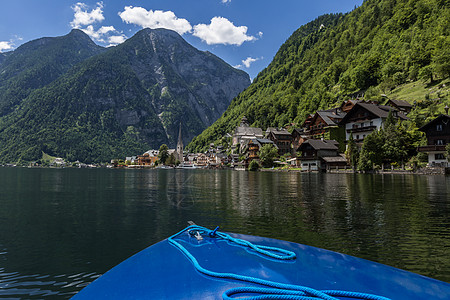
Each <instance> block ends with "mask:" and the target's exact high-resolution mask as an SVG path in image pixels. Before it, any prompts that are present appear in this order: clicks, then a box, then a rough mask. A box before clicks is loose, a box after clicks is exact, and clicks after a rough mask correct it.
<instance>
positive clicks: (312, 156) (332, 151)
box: [297, 139, 347, 171]
mask: <svg viewBox="0 0 450 300" xmlns="http://www.w3.org/2000/svg"><path fill="white" fill-rule="evenodd" d="M338 144H339V143H338V142H337V141H334V140H317V139H310V140H307V141H305V142H304V143H302V144H301V145H300V147H299V148H298V149H297V151H298V152H301V155H300V156H299V158H298V159H299V160H300V165H301V167H302V170H305V171H324V170H327V169H330V168H336V167H342V168H344V167H345V166H347V160H346V159H345V157H344V156H342V155H340V154H339V151H338V150H339V148H338Z"/></svg>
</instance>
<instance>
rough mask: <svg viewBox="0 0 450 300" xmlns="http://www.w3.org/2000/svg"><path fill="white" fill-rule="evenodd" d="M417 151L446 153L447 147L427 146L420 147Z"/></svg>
mask: <svg viewBox="0 0 450 300" xmlns="http://www.w3.org/2000/svg"><path fill="white" fill-rule="evenodd" d="M417 151H419V152H433V151H439V152H443V151H445V145H426V146H419V147H418V148H417Z"/></svg>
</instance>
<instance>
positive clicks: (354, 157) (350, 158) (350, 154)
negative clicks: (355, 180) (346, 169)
mask: <svg viewBox="0 0 450 300" xmlns="http://www.w3.org/2000/svg"><path fill="white" fill-rule="evenodd" d="M358 157H359V150H358V146H357V145H356V143H355V140H354V139H353V134H350V137H349V139H348V143H347V149H346V150H345V158H347V162H348V163H349V164H350V166H352V168H353V169H354V170H355V169H356V167H357V166H358Z"/></svg>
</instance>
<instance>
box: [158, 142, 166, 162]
mask: <svg viewBox="0 0 450 300" xmlns="http://www.w3.org/2000/svg"><path fill="white" fill-rule="evenodd" d="M167 158H169V147H168V146H167V145H166V144H162V145H161V147H159V154H158V159H159V161H160V162H161V163H162V164H163V165H165V164H166V160H167Z"/></svg>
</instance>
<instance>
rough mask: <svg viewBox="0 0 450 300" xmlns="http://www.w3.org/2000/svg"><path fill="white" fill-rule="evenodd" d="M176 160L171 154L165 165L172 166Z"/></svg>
mask: <svg viewBox="0 0 450 300" xmlns="http://www.w3.org/2000/svg"><path fill="white" fill-rule="evenodd" d="M176 161H177V159H176V158H175V154H173V153H171V154H170V155H169V157H168V158H167V159H166V165H170V166H173V165H175V163H176Z"/></svg>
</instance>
